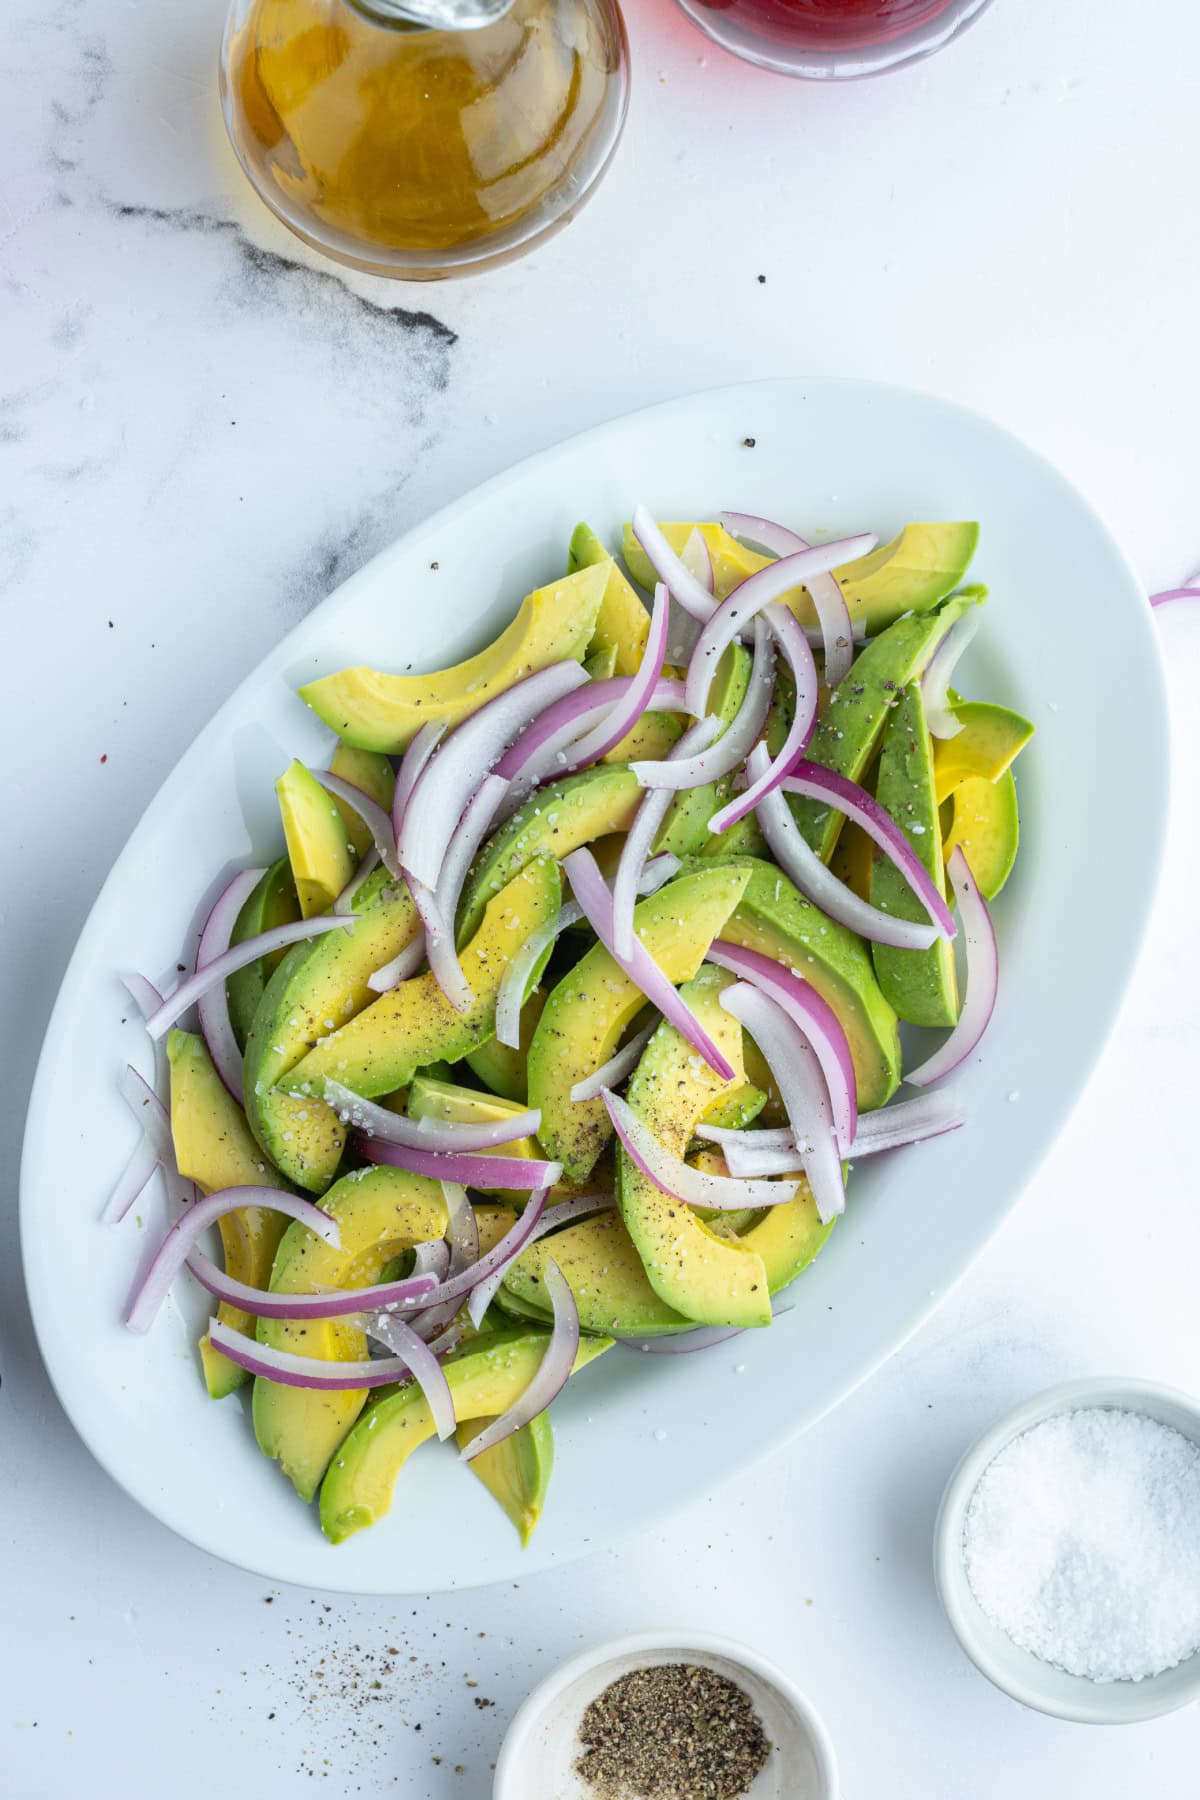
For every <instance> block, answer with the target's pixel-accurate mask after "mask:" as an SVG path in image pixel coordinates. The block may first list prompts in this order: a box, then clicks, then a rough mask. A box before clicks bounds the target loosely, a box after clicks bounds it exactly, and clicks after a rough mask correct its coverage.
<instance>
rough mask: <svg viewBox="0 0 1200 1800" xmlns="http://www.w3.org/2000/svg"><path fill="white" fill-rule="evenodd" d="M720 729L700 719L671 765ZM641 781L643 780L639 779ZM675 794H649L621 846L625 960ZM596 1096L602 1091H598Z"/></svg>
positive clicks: (619, 911) (619, 903)
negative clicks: (641, 896)
mask: <svg viewBox="0 0 1200 1800" xmlns="http://www.w3.org/2000/svg"><path fill="white" fill-rule="evenodd" d="M720 729H721V724H720V720H719V719H699V720H698V721H697V722H696V724H694V725H690V726H689V727H688V729H687V730H686V731H685V732H684V734H683V736H682V737H681V738H680V739H679V742H678V743H677V744H676V745H675V746H674V747H673V749H672V750H671V751H670V752H669V753H668V757H667V760H668V762H669V761H670V760H671V758H672V757H676V758H678V759H679V760H680V761H686V760H687V759H688V758H690V757H691V756H692V755H693V753H694V752H695V751H697V750H700V749H703V748H705V747H707V745H709V744H711V743H712V741H713V739H714V738H715V737H716V736H717V733H718V732H719V731H720ZM658 766H659V765H658V764H656V763H633V764H632V765H631V767H632V768H633V772H634V774H635V775H636V774H637V773H638V770H639V769H647V768H650V769H652V768H657V767H658ZM639 779H640V776H639ZM674 798H675V796H674V793H673V792H672V791H671V789H670V788H669V787H658V788H655V789H654V790H653V791H652V792H651V793H648V794H647V795H646V797H645V799H643V800H642V801H641V802H640V803H639V805H638V809H637V812H636V813H635V814H634V818H633V824H632V825H631V826H630V827H629V830H628V832H627V833H626V836H625V842H624V844H623V845H622V846H621V855H620V858H619V860H618V862H617V872H616V875H615V876H614V877H613V889H612V896H613V942H614V943H615V944H616V945H617V948H618V949H619V951H620V953H621V955H622V956H631V955H632V954H633V908H634V905H635V902H636V900H637V895H638V892H639V889H640V887H641V882H642V877H643V875H644V874H645V871H646V867H647V858H648V857H649V855H650V850H651V847H652V845H653V843H654V840H655V838H656V837H657V836H658V833H659V831H660V829H661V827H662V823H663V821H664V819H665V818H666V816H667V814H668V812H669V811H670V810H671V805H672V802H673V801H674ZM597 1092H599V1090H598V1089H597Z"/></svg>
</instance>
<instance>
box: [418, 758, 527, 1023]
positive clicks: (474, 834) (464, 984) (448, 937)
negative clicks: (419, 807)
mask: <svg viewBox="0 0 1200 1800" xmlns="http://www.w3.org/2000/svg"><path fill="white" fill-rule="evenodd" d="M508 788H509V784H508V782H507V781H506V780H505V779H504V777H503V776H502V775H486V776H485V777H484V779H483V781H482V783H481V784H480V788H479V792H478V793H477V794H476V795H475V797H474V799H473V800H472V801H471V802H470V804H469V805H468V807H467V809H466V811H465V812H464V813H463V816H462V818H461V819H460V820H459V822H458V824H457V825H456V826H455V828H454V835H453V837H452V838H451V839H450V842H449V845H448V846H447V849H446V855H445V858H444V859H443V862H442V872H441V874H440V875H439V877H438V885H437V891H436V893H435V892H433V891H432V890H431V889H430V888H427V887H426V885H425V883H424V882H423V881H419V880H418V879H417V877H416V876H415V875H412V874H410V875H409V877H408V887H409V892H410V893H411V894H412V897H413V900H414V901H415V903H416V908H417V911H418V912H419V913H420V915H421V923H422V924H423V925H424V927H425V954H426V956H427V957H428V959H429V968H430V971H431V973H432V975H433V978H434V980H435V981H436V982H437V984H438V986H439V987H440V988H441V990H442V993H443V994H444V995H445V996H446V999H447V1000H448V1001H449V1002H450V1005H451V1006H452V1007H453V1008H454V1010H455V1011H456V1012H460V1013H465V1012H469V1011H470V1010H471V1007H472V1006H473V1005H474V1002H475V995H474V992H473V990H472V987H471V984H470V982H469V981H468V980H467V977H466V974H465V972H464V970H463V966H462V963H461V962H460V961H459V956H458V948H457V945H456V943H455V936H454V920H455V915H456V913H457V912H458V901H459V896H460V894H461V893H462V888H463V882H464V881H465V880H466V876H467V870H468V869H469V868H470V866H471V863H472V862H473V860H474V857H475V852H476V851H477V850H478V849H479V846H480V844H482V842H483V840H484V838H485V837H486V836H487V834H488V830H489V828H490V827H491V823H492V820H493V819H494V818H495V816H496V814H497V812H498V811H499V808H500V805H501V802H502V801H503V800H504V797H505V795H506V794H507V793H508Z"/></svg>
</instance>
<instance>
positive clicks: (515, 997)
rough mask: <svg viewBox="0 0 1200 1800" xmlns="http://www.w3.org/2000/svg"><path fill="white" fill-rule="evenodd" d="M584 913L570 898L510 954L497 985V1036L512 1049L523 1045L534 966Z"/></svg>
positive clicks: (498, 1040)
mask: <svg viewBox="0 0 1200 1800" xmlns="http://www.w3.org/2000/svg"><path fill="white" fill-rule="evenodd" d="M582 917H583V908H582V907H581V906H577V905H576V904H575V903H574V902H573V901H568V902H567V904H566V905H565V906H564V907H563V908H562V910H561V911H560V912H559V913H558V915H557V917H556V918H553V919H551V920H550V921H549V922H548V923H547V924H545V925H540V926H539V927H538V929H537V930H536V931H531V932H530V934H529V936H528V937H527V938H526V939H525V942H524V943H523V944H522V945H521V947H520V949H519V950H518V951H517V952H516V954H515V955H514V956H512V957H511V958H510V960H509V964H508V967H507V968H506V969H505V971H504V973H503V975H502V976H501V977H500V986H499V987H498V988H497V989H496V1039H497V1042H499V1043H501V1044H506V1045H507V1046H508V1048H509V1049H510V1050H519V1049H520V1048H521V1008H522V1007H523V1006H524V1004H525V990H526V988H527V987H528V986H529V980H530V977H531V976H532V974H533V971H534V969H535V968H536V967H537V964H538V962H539V960H540V959H541V957H542V956H543V955H544V953H545V952H546V951H547V950H548V949H549V947H550V945H551V944H553V943H554V942H555V940H556V939H557V938H558V937H559V936H560V935H561V934H562V933H563V932H564V931H565V930H566V929H567V927H568V926H569V925H575V924H577V923H578V921H579V920H580V919H582Z"/></svg>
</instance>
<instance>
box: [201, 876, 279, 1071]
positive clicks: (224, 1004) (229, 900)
mask: <svg viewBox="0 0 1200 1800" xmlns="http://www.w3.org/2000/svg"><path fill="white" fill-rule="evenodd" d="M265 873H266V870H265V869H243V870H242V871H241V872H240V873H239V874H237V875H235V876H234V878H233V880H232V881H230V882H229V883H228V884H227V885H226V887H225V888H224V889H223V890H222V892H221V893H220V894H219V895H218V896H217V899H216V901H215V902H214V904H213V909H212V911H211V912H210V913H209V915H208V918H207V919H206V920H205V922H204V929H203V931H202V932H201V933H200V942H199V944H198V945H197V946H196V968H197V970H203V969H204V968H206V967H207V965H208V964H209V963H210V962H215V960H216V959H217V957H218V956H223V955H224V954H225V952H226V950H228V948H229V940H230V938H231V937H232V936H233V928H234V926H235V925H236V924H237V920H238V914H239V913H240V912H241V910H242V908H243V906H244V905H245V904H246V902H247V900H248V899H249V898H250V896H251V894H252V893H253V892H254V890H255V888H256V887H257V886H258V884H259V882H260V881H261V880H262V878H263V876H264V875H265ZM196 1011H197V1013H198V1015H199V1018H200V1030H201V1033H202V1035H203V1037H204V1042H205V1044H206V1045H207V1046H208V1054H209V1055H210V1056H211V1057H212V1061H213V1067H214V1069H215V1070H216V1071H217V1074H218V1075H219V1076H220V1077H221V1080H222V1081H223V1082H224V1083H225V1086H226V1087H227V1088H228V1089H229V1092H230V1093H231V1094H232V1095H233V1097H234V1099H235V1100H236V1101H237V1103H238V1105H239V1106H240V1105H241V1103H242V1053H241V1051H240V1050H239V1049H238V1043H237V1039H236V1038H235V1037H234V1035H233V1026H232V1024H231V1023H230V1019H229V999H228V996H227V994H226V991H225V983H224V982H223V981H221V982H218V983H217V985H216V987H211V988H209V989H208V991H207V992H206V993H203V994H201V996H200V998H199V1001H198V1002H197V1006H196Z"/></svg>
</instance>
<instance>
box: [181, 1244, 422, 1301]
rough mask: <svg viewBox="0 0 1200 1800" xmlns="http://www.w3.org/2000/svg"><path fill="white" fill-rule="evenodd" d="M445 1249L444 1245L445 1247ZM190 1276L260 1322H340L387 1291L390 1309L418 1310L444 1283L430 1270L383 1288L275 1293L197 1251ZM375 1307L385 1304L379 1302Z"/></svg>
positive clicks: (191, 1259)
mask: <svg viewBox="0 0 1200 1800" xmlns="http://www.w3.org/2000/svg"><path fill="white" fill-rule="evenodd" d="M444 1247H445V1246H443V1248H444ZM187 1269H188V1273H189V1274H191V1275H194V1276H195V1278H196V1280H197V1281H198V1282H199V1283H200V1285H201V1287H204V1288H207V1289H208V1292H209V1293H210V1294H212V1295H213V1297H214V1298H215V1299H217V1300H223V1301H224V1302H225V1303H226V1305H227V1306H236V1307H237V1308H238V1309H239V1310H240V1311H241V1312H248V1313H252V1314H253V1315H254V1317H255V1318H256V1319H340V1318H346V1317H348V1316H349V1315H350V1314H352V1313H358V1312H363V1311H364V1310H366V1308H365V1306H364V1302H363V1298H362V1296H363V1295H364V1294H375V1293H380V1292H385V1293H386V1294H387V1296H388V1304H389V1305H390V1306H403V1307H411V1308H413V1310H414V1311H415V1310H416V1309H417V1308H419V1307H423V1306H425V1305H426V1304H427V1303H428V1299H429V1296H430V1294H432V1293H434V1292H435V1291H436V1289H437V1287H438V1285H439V1282H440V1280H441V1277H440V1275H438V1274H435V1273H434V1272H432V1271H430V1272H428V1273H426V1274H420V1275H418V1274H413V1275H410V1276H408V1277H407V1278H406V1279H405V1280H404V1281H389V1282H387V1283H386V1284H385V1285H384V1286H383V1287H381V1288H360V1289H358V1290H355V1289H353V1288H345V1289H342V1288H333V1289H326V1290H325V1291H324V1292H322V1293H316V1294H272V1293H267V1292H265V1291H264V1290H263V1289H262V1288H256V1287H251V1286H249V1284H248V1283H247V1282H244V1281H235V1280H234V1278H233V1276H232V1275H226V1274H225V1272H224V1271H223V1270H222V1269H218V1267H217V1265H216V1264H215V1263H214V1262H213V1261H212V1260H211V1258H209V1257H207V1256H205V1254H204V1252H203V1251H202V1250H193V1251H192V1252H191V1254H190V1255H189V1256H188V1258H187ZM373 1304H377V1305H378V1304H382V1302H379V1301H376V1302H374V1303H373Z"/></svg>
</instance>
